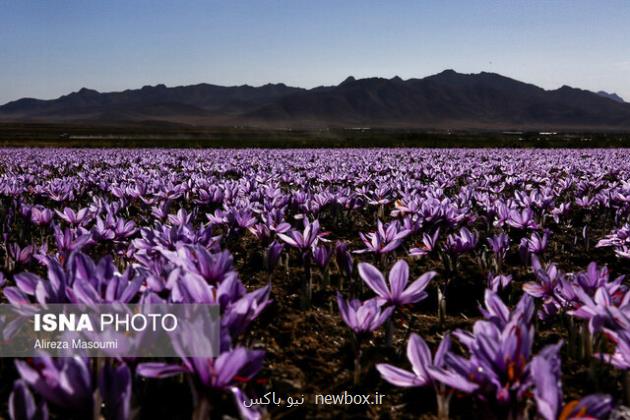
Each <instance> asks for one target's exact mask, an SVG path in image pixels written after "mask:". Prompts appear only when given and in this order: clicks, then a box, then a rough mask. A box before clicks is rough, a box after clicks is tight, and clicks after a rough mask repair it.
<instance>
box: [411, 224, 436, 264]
mask: <svg viewBox="0 0 630 420" xmlns="http://www.w3.org/2000/svg"><path fill="white" fill-rule="evenodd" d="M439 237H440V229H439V228H437V229H435V232H433V234H432V235H429V234H427V233H423V234H422V244H421V245H420V246H419V247H416V248H411V249H410V250H409V255H411V256H414V257H422V256H425V255H428V254H430V253H431V252H433V251H435V250H436V249H437V244H438V239H439Z"/></svg>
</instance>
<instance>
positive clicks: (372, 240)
mask: <svg viewBox="0 0 630 420" xmlns="http://www.w3.org/2000/svg"><path fill="white" fill-rule="evenodd" d="M376 227H377V229H376V232H370V233H367V234H365V233H363V232H360V233H359V236H360V237H361V240H362V241H363V243H364V244H365V248H364V249H360V250H358V251H354V253H355V254H362V253H367V252H370V253H375V254H387V253H389V252H392V251H394V250H395V249H396V248H398V247H399V246H400V245H402V243H403V240H404V239H405V238H406V237H407V236H409V235H410V234H411V230H409V229H404V228H401V226H400V223H399V222H398V221H397V220H395V221H393V222H392V223H389V224H388V225H387V227H385V226H384V225H383V222H381V221H380V220H379V221H378V222H377V226H376Z"/></svg>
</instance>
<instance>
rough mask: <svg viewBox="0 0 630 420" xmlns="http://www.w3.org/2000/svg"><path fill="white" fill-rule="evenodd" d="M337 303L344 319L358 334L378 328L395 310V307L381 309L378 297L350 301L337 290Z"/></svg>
mask: <svg viewBox="0 0 630 420" xmlns="http://www.w3.org/2000/svg"><path fill="white" fill-rule="evenodd" d="M337 305H338V306H339V313H340V314H341V318H342V319H343V321H344V322H345V323H346V325H348V327H350V328H351V329H352V331H354V332H355V333H356V334H365V333H370V332H372V331H375V330H377V329H378V328H379V327H380V326H381V325H383V323H384V322H385V321H387V319H388V318H389V317H390V316H391V314H392V312H393V311H394V307H393V306H390V307H389V308H385V309H381V305H380V304H379V302H378V301H377V299H376V298H373V299H368V300H366V301H365V302H361V301H360V300H359V299H351V300H350V301H349V302H346V300H345V299H344V298H343V296H342V295H341V293H339V292H337Z"/></svg>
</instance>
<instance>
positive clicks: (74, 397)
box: [15, 356, 93, 416]
mask: <svg viewBox="0 0 630 420" xmlns="http://www.w3.org/2000/svg"><path fill="white" fill-rule="evenodd" d="M15 367H16V368H17V371H18V373H19V374H20V376H21V377H22V379H23V380H24V382H26V383H27V384H28V385H29V387H31V388H32V389H33V390H34V391H35V392H37V393H38V394H39V395H41V396H42V397H43V398H44V399H46V400H47V401H48V402H50V403H53V404H55V405H57V406H60V407H64V408H66V409H70V410H72V411H73V412H74V413H76V414H83V415H86V416H91V415H92V408H93V401H92V378H91V374H90V370H89V368H88V361H87V359H85V358H81V357H78V356H75V357H68V358H54V359H53V358H50V357H38V358H34V359H32V363H30V364H29V363H27V362H24V361H21V360H16V361H15Z"/></svg>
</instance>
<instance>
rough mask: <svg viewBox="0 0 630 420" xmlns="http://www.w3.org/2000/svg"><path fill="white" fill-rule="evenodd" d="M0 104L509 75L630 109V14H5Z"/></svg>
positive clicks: (570, 6)
mask: <svg viewBox="0 0 630 420" xmlns="http://www.w3.org/2000/svg"><path fill="white" fill-rule="evenodd" d="M0 6H1V7H2V8H3V13H2V14H1V15H0V53H1V54H2V56H3V58H4V60H3V61H4V62H3V67H2V70H1V71H0V104H4V103H6V102H9V101H12V100H15V99H19V98H22V97H35V98H40V99H53V98H57V97H59V96H61V95H64V94H67V93H70V92H73V91H77V90H79V89H80V88H82V87H87V88H90V89H96V90H98V91H100V92H108V91H121V90H125V89H136V88H140V87H142V86H144V85H156V84H160V83H163V84H166V85H167V86H178V85H190V84H197V83H211V84H217V85H242V84H249V85H253V86H259V85H264V84H266V83H280V82H281V83H285V84H287V85H291V86H298V87H304V88H312V87H315V86H320V85H336V84H338V83H340V82H341V81H343V80H344V79H345V78H346V77H347V76H350V75H352V76H354V77H356V78H363V77H385V78H391V77H393V76H396V75H397V76H400V77H402V78H403V79H409V78H422V77H426V76H428V75H431V74H435V73H439V72H441V71H443V70H445V69H454V70H455V71H457V72H460V73H479V72H482V71H487V72H493V73H499V74H502V75H504V76H507V77H511V78H514V79H517V80H520V81H523V82H527V83H532V84H535V85H538V86H540V87H542V88H545V89H548V90H550V89H557V88H559V87H561V86H562V85H565V84H566V85H570V86H573V87H578V88H582V89H588V90H592V91H599V90H604V91H607V92H610V93H613V92H614V93H617V94H618V95H620V96H621V97H623V98H624V99H625V100H629V99H630V77H628V76H629V75H630V43H628V42H627V40H628V39H630V28H629V27H628V25H627V22H628V21H630V3H627V2H623V1H611V2H606V3H598V2H594V1H578V2H570V1H557V2H544V3H543V2H539V3H510V4H505V3H496V2H488V1H471V2H449V3H448V4H443V3H442V2H429V1H427V2H422V3H418V2H407V1H401V2H397V3H396V4H382V3H377V2H358V1H348V2H344V3H342V4H337V3H335V2H331V1H322V2H318V3H317V4H312V3H309V2H302V1H296V2H283V1H268V2H252V1H244V2H238V3H227V4H226V3H221V2H215V1H190V2H186V3H185V4H183V3H178V2H175V1H167V0H153V1H148V0H139V1H135V2H123V1H120V0H112V1H109V2H107V3H104V2H80V1H77V0H71V1H65V2H63V3H57V2H55V3H53V2H45V3H44V2H36V1H33V0H25V1H21V2H10V1H5V2H0Z"/></svg>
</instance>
